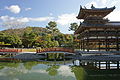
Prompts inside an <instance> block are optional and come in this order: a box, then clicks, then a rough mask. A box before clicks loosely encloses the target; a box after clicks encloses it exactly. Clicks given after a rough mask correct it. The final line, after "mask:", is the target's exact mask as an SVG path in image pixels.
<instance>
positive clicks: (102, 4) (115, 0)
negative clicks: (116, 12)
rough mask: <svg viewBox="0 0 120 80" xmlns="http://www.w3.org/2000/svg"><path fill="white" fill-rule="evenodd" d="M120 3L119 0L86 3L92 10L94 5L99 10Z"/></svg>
mask: <svg viewBox="0 0 120 80" xmlns="http://www.w3.org/2000/svg"><path fill="white" fill-rule="evenodd" d="M118 3H119V0H92V1H90V2H88V3H86V5H85V6H86V7H88V8H90V7H91V5H92V4H93V5H94V6H95V7H97V8H103V7H111V6H115V5H116V4H118Z"/></svg>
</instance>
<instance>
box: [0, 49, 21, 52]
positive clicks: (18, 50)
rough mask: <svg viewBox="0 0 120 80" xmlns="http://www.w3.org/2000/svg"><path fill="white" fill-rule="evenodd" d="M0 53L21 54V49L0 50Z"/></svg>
mask: <svg viewBox="0 0 120 80" xmlns="http://www.w3.org/2000/svg"><path fill="white" fill-rule="evenodd" d="M0 52H22V49H0Z"/></svg>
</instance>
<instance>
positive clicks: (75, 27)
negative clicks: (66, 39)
mask: <svg viewBox="0 0 120 80" xmlns="http://www.w3.org/2000/svg"><path fill="white" fill-rule="evenodd" d="M77 28H78V24H77V23H71V24H70V27H69V31H76V30H77Z"/></svg>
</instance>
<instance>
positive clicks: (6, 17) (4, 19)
mask: <svg viewBox="0 0 120 80" xmlns="http://www.w3.org/2000/svg"><path fill="white" fill-rule="evenodd" d="M0 19H1V20H2V21H9V20H14V19H15V18H14V17H9V16H8V15H6V16H1V17H0Z"/></svg>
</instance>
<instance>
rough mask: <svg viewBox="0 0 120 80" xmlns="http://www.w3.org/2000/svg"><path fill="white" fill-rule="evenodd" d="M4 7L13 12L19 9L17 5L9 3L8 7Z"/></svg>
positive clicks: (16, 12)
mask: <svg viewBox="0 0 120 80" xmlns="http://www.w3.org/2000/svg"><path fill="white" fill-rule="evenodd" d="M5 9H7V10H9V11H11V12H13V13H15V14H18V13H20V11H21V8H20V7H19V6H18V5H11V6H9V7H5Z"/></svg>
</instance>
